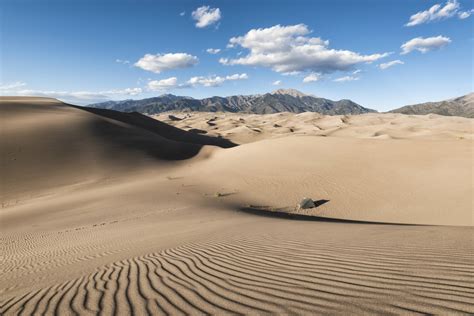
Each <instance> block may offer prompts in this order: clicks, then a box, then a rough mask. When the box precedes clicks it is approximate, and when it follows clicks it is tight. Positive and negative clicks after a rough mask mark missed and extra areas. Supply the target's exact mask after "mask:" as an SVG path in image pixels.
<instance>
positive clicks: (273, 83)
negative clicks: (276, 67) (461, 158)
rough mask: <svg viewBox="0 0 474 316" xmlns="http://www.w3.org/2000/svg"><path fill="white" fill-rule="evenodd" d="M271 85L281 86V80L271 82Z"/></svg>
mask: <svg viewBox="0 0 474 316" xmlns="http://www.w3.org/2000/svg"><path fill="white" fill-rule="evenodd" d="M272 85H274V86H279V85H281V80H276V81H273V82H272Z"/></svg>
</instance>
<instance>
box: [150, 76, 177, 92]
mask: <svg viewBox="0 0 474 316" xmlns="http://www.w3.org/2000/svg"><path fill="white" fill-rule="evenodd" d="M147 87H148V89H149V90H152V91H163V90H171V89H175V88H177V87H179V85H178V78H176V77H170V78H167V79H162V80H152V81H150V82H148V84H147Z"/></svg>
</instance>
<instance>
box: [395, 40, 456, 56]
mask: <svg viewBox="0 0 474 316" xmlns="http://www.w3.org/2000/svg"><path fill="white" fill-rule="evenodd" d="M449 43H451V39H450V38H449V37H445V36H441V35H438V36H434V37H427V38H423V37H416V38H413V39H411V40H409V41H407V42H406V43H404V44H403V45H402V46H401V47H400V48H401V49H402V52H401V54H402V55H405V54H408V53H410V52H412V51H415V50H417V51H419V52H422V53H426V52H429V51H430V50H434V49H439V48H441V47H443V46H446V45H448V44H449Z"/></svg>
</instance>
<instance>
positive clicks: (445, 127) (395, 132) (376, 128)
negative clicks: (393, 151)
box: [153, 112, 474, 144]
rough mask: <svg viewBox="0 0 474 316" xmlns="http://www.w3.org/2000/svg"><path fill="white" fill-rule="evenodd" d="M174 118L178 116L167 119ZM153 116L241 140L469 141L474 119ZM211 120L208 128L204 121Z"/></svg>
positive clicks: (373, 115) (392, 115) (390, 115)
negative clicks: (282, 138)
mask: <svg viewBox="0 0 474 316" xmlns="http://www.w3.org/2000/svg"><path fill="white" fill-rule="evenodd" d="M170 115H171V116H172V117H178V118H181V119H182V120H179V121H176V120H171V119H170ZM153 117H154V118H156V119H157V120H160V121H163V122H166V123H168V124H172V125H174V126H176V127H179V128H182V129H185V130H188V129H192V128H195V129H202V130H204V131H206V133H207V135H215V136H217V135H220V136H223V137H225V138H228V139H231V140H234V141H235V142H237V143H239V144H242V143H248V142H254V141H258V140H262V139H269V138H277V137H286V136H288V135H307V136H326V137H328V136H334V137H348V138H382V139H426V140H428V139H432V140H440V139H446V140H453V139H469V140H472V139H473V128H474V127H473V122H472V119H468V118H463V117H446V116H441V115H435V114H428V115H404V114H395V113H386V114H380V113H369V114H362V115H352V116H350V115H334V116H325V115H321V114H318V113H310V112H307V113H301V114H294V113H276V114H267V115H263V116H262V115H255V114H243V113H202V112H193V113H173V112H168V113H162V114H159V115H153ZM211 120H212V124H213V125H212V126H210V125H209V124H208V122H209V121H211Z"/></svg>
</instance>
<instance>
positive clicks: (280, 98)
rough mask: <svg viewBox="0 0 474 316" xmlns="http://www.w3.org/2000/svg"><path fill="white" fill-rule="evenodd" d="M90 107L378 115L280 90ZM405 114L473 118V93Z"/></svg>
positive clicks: (354, 105) (400, 110)
mask: <svg viewBox="0 0 474 316" xmlns="http://www.w3.org/2000/svg"><path fill="white" fill-rule="evenodd" d="M89 107H93V108H99V109H110V110H116V111H121V112H139V113H144V114H157V113H161V112H167V111H198V112H218V111H222V112H242V113H254V114H270V113H279V112H292V113H302V112H318V113H321V114H325V115H346V114H364V113H370V112H377V111H375V110H372V109H369V108H366V107H363V106H361V105H359V104H357V103H355V102H353V101H351V100H347V99H343V100H339V101H332V100H329V99H325V98H320V97H316V96H313V95H309V94H305V93H302V92H300V91H298V90H294V89H278V90H275V91H273V92H270V93H265V94H255V95H234V96H228V97H219V96H215V97H210V98H204V99H194V98H191V97H186V96H176V95H172V94H163V95H161V96H158V97H154V98H147V99H142V100H123V101H107V102H101V103H94V104H90V105H89ZM390 112H391V113H402V114H417V115H423V114H430V113H433V114H439V115H445V116H462V117H468V118H474V93H470V94H467V95H465V96H462V97H458V98H454V99H449V100H445V101H439V102H427V103H420V104H414V105H407V106H403V107H401V108H398V109H395V110H392V111H390Z"/></svg>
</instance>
